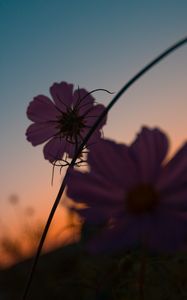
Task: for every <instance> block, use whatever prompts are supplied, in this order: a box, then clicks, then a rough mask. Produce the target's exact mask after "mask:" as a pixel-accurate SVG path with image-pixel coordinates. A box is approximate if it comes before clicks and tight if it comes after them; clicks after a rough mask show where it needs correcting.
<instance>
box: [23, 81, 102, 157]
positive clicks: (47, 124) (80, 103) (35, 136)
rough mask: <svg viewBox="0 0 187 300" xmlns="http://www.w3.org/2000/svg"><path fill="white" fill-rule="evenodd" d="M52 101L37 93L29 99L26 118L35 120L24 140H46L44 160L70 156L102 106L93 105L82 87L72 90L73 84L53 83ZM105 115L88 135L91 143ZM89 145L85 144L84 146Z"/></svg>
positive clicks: (34, 142)
mask: <svg viewBox="0 0 187 300" xmlns="http://www.w3.org/2000/svg"><path fill="white" fill-rule="evenodd" d="M50 94H51V96H52V99H53V101H52V100H51V99H50V98H48V97H46V96H44V95H38V96H36V97H35V98H34V99H33V101H31V102H30V104H29V106H28V109H27V116H28V118H29V119H30V120H31V121H32V122H34V123H33V124H31V125H30V126H29V127H28V129H27V131H26V136H27V140H28V141H29V142H31V143H32V145H33V146H37V145H39V144H42V143H44V142H46V141H48V142H47V143H46V144H45V146H44V149H43V152H44V157H45V159H47V160H49V161H50V162H54V161H57V160H61V159H62V157H63V155H64V153H66V154H68V156H69V157H70V158H72V157H73V156H74V154H75V151H76V149H77V147H78V146H79V145H80V143H81V142H82V141H83V139H84V137H85V136H86V134H87V133H88V131H89V129H90V127H91V126H92V125H93V123H94V122H95V120H96V118H97V117H98V116H99V115H100V114H101V113H102V112H103V110H104V106H103V105H101V104H97V105H94V98H93V97H92V96H91V94H90V93H88V92H87V91H86V90H85V89H77V90H75V91H73V84H68V83H66V82H61V83H54V84H53V85H52V86H51V88H50ZM105 122H106V118H104V119H103V121H102V122H101V123H100V126H98V127H97V130H96V131H95V132H94V134H93V135H92V136H91V138H90V141H89V142H90V144H91V143H93V142H95V141H96V140H97V139H98V138H100V136H101V132H100V129H101V128H102V126H103V125H104V124H105ZM87 146H88V145H87Z"/></svg>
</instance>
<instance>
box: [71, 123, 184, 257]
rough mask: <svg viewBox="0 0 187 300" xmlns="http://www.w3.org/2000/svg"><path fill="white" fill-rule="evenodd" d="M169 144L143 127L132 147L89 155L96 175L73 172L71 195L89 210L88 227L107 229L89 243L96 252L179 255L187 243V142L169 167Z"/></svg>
mask: <svg viewBox="0 0 187 300" xmlns="http://www.w3.org/2000/svg"><path fill="white" fill-rule="evenodd" d="M167 152H168V139H167V137H166V135H165V134H164V133H163V132H162V131H160V130H159V129H157V128H155V129H149V128H147V127H143V128H142V130H141V132H140V133H139V135H138V136H137V138H136V139H135V141H134V142H133V143H132V144H131V145H130V146H126V145H123V144H117V143H115V142H112V141H108V140H102V142H100V143H99V144H98V145H95V146H94V148H92V151H90V152H89V155H88V163H89V164H90V172H88V173H81V172H78V171H76V170H72V173H71V177H70V180H69V183H68V189H67V193H68V196H69V197H71V198H72V199H74V200H75V201H76V202H77V203H79V202H84V203H85V204H86V207H85V208H84V209H81V210H78V212H79V214H80V215H81V216H82V217H83V218H84V219H85V222H86V223H87V224H91V225H99V224H105V225H104V226H103V227H102V229H101V231H100V232H99V233H98V234H97V235H94V236H93V238H92V239H90V241H89V242H88V245H87V247H88V249H89V250H90V251H91V252H93V253H97V252H101V251H114V250H118V249H121V248H124V249H128V250H130V249H131V248H132V247H137V246H141V245H142V244H144V246H145V245H146V247H147V248H148V249H149V250H150V251H156V252H160V251H164V252H173V251H176V250H177V249H181V248H182V247H183V245H184V243H185V242H186V241H187V143H185V144H184V145H183V146H182V147H181V149H180V150H179V151H178V152H177V154H176V155H175V156H174V157H173V158H172V159H171V160H170V161H169V162H167V163H165V158H166V155H167Z"/></svg>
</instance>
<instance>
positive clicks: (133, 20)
mask: <svg viewBox="0 0 187 300" xmlns="http://www.w3.org/2000/svg"><path fill="white" fill-rule="evenodd" d="M186 15H187V1H186V0H175V1H174V0H165V1H161V0H157V1H155V0H141V1H139V0H136V1H135V0H117V1H113V0H95V1H89V0H84V1H83V0H77V1H76V0H74V1H71V0H67V1H65V0H61V1H60V0H53V1H52V0H32V1H25V0H24V1H21V0H12V1H11V0H0V24H1V26H0V101H1V109H0V135H1V147H0V154H1V156H0V157H1V174H0V176H1V195H0V211H1V213H0V217H1V218H4V222H11V220H12V219H13V214H12V212H10V208H9V205H7V201H8V198H9V196H10V195H12V194H16V195H18V196H19V197H20V200H21V202H22V205H23V206H25V207H26V206H27V205H33V206H34V207H35V208H36V210H37V211H38V213H39V214H41V213H42V214H43V216H47V214H48V212H49V209H50V207H51V206H52V203H53V201H54V197H55V195H56V193H57V191H58V188H59V185H60V180H61V177H60V176H59V174H58V173H59V172H58V170H56V176H55V183H54V185H53V187H52V186H51V185H50V181H51V165H50V164H49V163H48V162H47V161H45V160H44V158H43V154H42V146H39V147H36V148H34V147H32V146H31V144H30V143H28V142H27V141H26V139H25V130H26V128H27V126H28V125H29V124H30V122H29V120H27V117H26V114H25V112H26V108H27V106H28V103H29V102H30V101H31V100H32V98H33V97H34V96H36V95H38V94H45V95H48V94H49V87H50V86H51V85H52V84H53V83H54V82H60V81H67V82H70V83H74V84H75V86H76V87H77V86H78V85H79V86H80V87H85V88H86V89H87V90H92V89H96V88H104V89H108V90H110V91H113V92H117V91H118V90H119V89H120V88H121V87H122V86H123V85H124V83H125V82H126V81H127V80H128V79H130V77H132V76H133V75H134V74H135V73H136V72H137V71H139V69H141V68H142V67H143V66H144V65H145V64H147V63H148V62H149V61H150V60H152V59H153V58H154V57H155V56H157V55H158V54H159V53H160V52H162V51H163V50H164V49H165V48H167V47H169V46H170V45H172V44H173V43H175V42H176V41H177V40H179V39H181V38H183V37H184V36H186V35H187V18H186ZM95 97H96V99H97V101H98V102H101V103H103V104H107V103H108V102H109V101H110V100H111V98H112V97H111V96H109V95H107V94H105V93H103V92H98V93H97V94H95ZM186 115H187V46H184V47H183V48H181V49H179V50H178V51H176V52H175V53H173V54H172V55H171V56H169V57H167V58H166V59H165V60H164V61H162V62H161V63H160V64H159V65H157V66H156V67H155V68H154V69H153V70H151V71H150V72H149V73H147V74H146V75H145V76H144V77H143V78H142V79H140V80H139V81H138V82H137V83H136V84H135V85H134V86H133V87H132V88H131V89H130V90H129V91H128V93H127V94H126V95H124V96H123V97H121V99H120V101H119V102H118V103H117V104H116V105H115V107H114V108H113V109H112V111H111V112H110V113H109V116H108V124H107V125H106V126H105V128H104V133H105V136H106V137H110V138H112V139H116V140H117V141H120V142H122V141H123V142H125V143H128V142H130V141H131V140H132V139H133V138H134V137H135V135H136V133H137V131H139V129H140V127H141V126H142V124H144V125H149V126H159V127H161V128H162V129H163V130H164V131H166V132H167V133H168V135H169V136H170V139H171V144H172V148H171V150H174V149H175V148H176V147H178V146H179V145H180V144H181V142H183V141H184V140H186V137H187V130H186V129H187V117H186Z"/></svg>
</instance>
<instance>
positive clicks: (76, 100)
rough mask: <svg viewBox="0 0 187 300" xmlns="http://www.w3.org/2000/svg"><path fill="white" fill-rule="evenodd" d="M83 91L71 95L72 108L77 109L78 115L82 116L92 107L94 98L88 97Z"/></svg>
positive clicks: (79, 90)
mask: <svg viewBox="0 0 187 300" xmlns="http://www.w3.org/2000/svg"><path fill="white" fill-rule="evenodd" d="M88 94H89V92H87V91H86V90H85V89H78V90H75V92H74V94H73V107H74V108H77V109H78V111H79V115H83V114H84V113H85V112H86V111H87V110H89V109H90V108H92V107H93V104H94V98H93V97H92V95H90V94H89V95H88Z"/></svg>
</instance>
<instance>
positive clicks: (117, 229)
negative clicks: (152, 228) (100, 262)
mask: <svg viewBox="0 0 187 300" xmlns="http://www.w3.org/2000/svg"><path fill="white" fill-rule="evenodd" d="M140 239H141V232H140V228H139V226H138V224H136V223H135V222H134V220H133V219H132V218H129V217H127V216H126V218H125V219H124V220H122V221H120V222H118V224H117V225H116V226H114V227H110V226H108V227H106V228H104V229H103V230H102V231H101V233H99V234H97V235H95V236H94V237H93V238H92V239H90V241H88V243H87V245H86V249H87V250H88V251H89V252H90V253H91V254H98V253H112V252H116V251H119V250H132V248H134V247H137V246H138V245H139V243H140Z"/></svg>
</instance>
